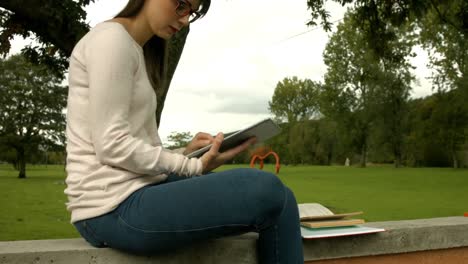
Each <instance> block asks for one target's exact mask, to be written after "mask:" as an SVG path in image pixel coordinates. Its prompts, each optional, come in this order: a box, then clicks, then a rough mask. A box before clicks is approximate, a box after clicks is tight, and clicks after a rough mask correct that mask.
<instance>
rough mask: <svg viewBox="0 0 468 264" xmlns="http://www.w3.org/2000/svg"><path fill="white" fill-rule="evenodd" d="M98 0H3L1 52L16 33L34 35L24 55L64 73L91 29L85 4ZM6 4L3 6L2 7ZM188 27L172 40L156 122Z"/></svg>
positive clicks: (0, 25) (35, 62)
mask: <svg viewBox="0 0 468 264" xmlns="http://www.w3.org/2000/svg"><path fill="white" fill-rule="evenodd" d="M94 2H95V0H61V1H54V0H2V1H0V55H6V54H8V52H9V50H10V47H11V45H10V41H11V40H12V39H13V37H14V36H15V35H18V36H22V37H34V38H35V39H36V40H37V42H38V45H37V46H28V47H26V48H25V49H24V50H23V53H24V55H25V56H26V57H27V58H28V60H29V61H31V62H32V63H34V64H39V65H47V66H48V67H49V68H51V69H52V72H51V73H53V74H55V75H57V76H61V77H63V76H64V74H65V72H66V70H67V68H68V57H69V56H70V54H71V52H72V50H73V47H74V45H75V44H76V42H77V41H78V40H79V39H80V38H81V37H82V36H83V35H84V34H86V32H88V30H89V25H88V24H86V22H85V21H86V20H85V19H86V12H85V10H84V9H83V8H84V7H85V6H86V5H88V4H90V3H94ZM2 8H3V9H2ZM189 31H190V30H189V28H184V29H183V30H181V31H180V32H179V33H177V34H176V36H175V37H174V38H172V39H171V40H170V42H169V62H168V63H169V64H168V70H167V73H166V76H165V78H164V79H165V83H164V85H163V86H162V87H158V89H157V90H156V95H157V100H158V101H157V109H156V122H157V123H158V124H160V122H161V115H162V111H163V108H164V101H165V99H166V95H167V92H168V90H169V86H170V84H171V80H172V77H173V75H174V72H175V70H176V68H177V64H178V62H179V59H180V56H181V54H182V50H183V48H184V45H185V40H186V38H187V35H188V33H189Z"/></svg>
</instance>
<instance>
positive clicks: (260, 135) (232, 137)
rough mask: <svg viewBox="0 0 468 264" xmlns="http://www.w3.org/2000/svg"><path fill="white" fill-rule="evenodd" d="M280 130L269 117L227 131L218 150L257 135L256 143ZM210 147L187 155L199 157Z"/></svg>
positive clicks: (234, 145) (231, 146)
mask: <svg viewBox="0 0 468 264" xmlns="http://www.w3.org/2000/svg"><path fill="white" fill-rule="evenodd" d="M280 130H281V129H280V128H279V127H278V125H276V124H275V122H273V120H271V119H270V118H267V119H264V120H262V121H260V122H257V123H255V124H253V125H251V126H249V127H246V128H244V129H242V130H238V131H236V132H233V133H229V135H228V136H226V137H225V138H224V140H223V143H221V147H220V148H219V152H223V151H226V150H228V149H230V148H233V147H236V146H238V145H240V144H242V143H243V142H244V141H246V140H247V139H249V138H251V137H257V143H260V142H263V141H265V140H267V139H269V138H271V137H273V136H276V135H277V134H279V132H280ZM210 148H211V144H210V145H208V146H206V147H203V148H201V149H198V150H196V151H194V152H192V153H189V154H188V155H187V157H189V158H192V157H200V156H202V155H203V154H204V153H205V152H207V151H208V150H209V149H210Z"/></svg>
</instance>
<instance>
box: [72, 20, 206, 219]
mask: <svg viewBox="0 0 468 264" xmlns="http://www.w3.org/2000/svg"><path fill="white" fill-rule="evenodd" d="M155 110H156V94H155V92H154V90H153V88H152V86H151V85H150V82H149V79H148V76H147V73H146V69H145V62H144V57H143V49H142V48H141V46H140V45H138V43H136V42H135V40H134V39H133V38H132V37H131V36H130V34H129V33H128V32H127V31H126V30H125V28H124V27H123V26H122V25H121V24H119V23H117V22H104V23H101V24H98V25H97V26H95V27H94V28H93V29H92V30H91V31H90V32H88V33H87V34H86V35H85V36H84V37H83V38H82V39H81V40H80V41H79V42H78V43H77V45H76V46H75V48H74V50H73V52H72V55H71V58H70V68H69V91H68V106H67V128H66V135H67V166H66V171H67V179H66V184H67V188H66V189H65V194H66V195H67V196H68V201H69V202H68V203H67V209H68V210H69V211H71V222H72V223H74V222H76V221H79V220H83V219H87V218H91V217H95V216H99V215H102V214H105V213H107V212H110V211H112V210H113V209H115V208H116V207H117V206H118V205H119V203H121V202H122V201H123V200H124V199H125V198H127V197H128V196H129V195H130V194H132V193H133V192H134V191H136V190H137V189H139V188H141V187H143V186H146V185H148V184H153V183H157V182H161V181H163V180H165V179H166V177H167V173H177V174H181V175H186V176H194V175H200V174H201V172H202V164H201V161H200V160H199V159H196V158H192V159H189V158H187V157H185V156H184V155H182V154H179V153H176V152H174V151H170V150H166V149H164V148H163V147H162V146H161V139H160V138H159V135H158V131H157V124H156V119H155Z"/></svg>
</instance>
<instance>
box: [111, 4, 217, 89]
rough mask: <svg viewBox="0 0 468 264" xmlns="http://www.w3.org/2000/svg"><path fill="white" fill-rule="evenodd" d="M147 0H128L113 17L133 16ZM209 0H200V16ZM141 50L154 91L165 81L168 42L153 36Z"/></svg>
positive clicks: (208, 5) (206, 8)
mask: <svg viewBox="0 0 468 264" xmlns="http://www.w3.org/2000/svg"><path fill="white" fill-rule="evenodd" d="M145 1H147V0H129V1H128V3H127V5H126V6H125V8H124V9H123V10H122V11H120V13H118V14H117V15H116V16H115V17H116V18H117V17H134V16H136V15H137V14H138V13H139V12H140V10H141V9H142V8H143V5H144V3H145ZM210 3H211V0H201V1H200V10H199V12H200V13H201V15H202V16H204V15H205V14H206V13H207V12H208V9H209V8H210ZM143 52H144V55H145V64H146V71H147V73H148V79H149V80H150V83H151V85H152V86H153V89H154V91H155V92H156V90H157V89H158V88H159V89H161V87H163V85H164V83H165V81H166V80H165V79H164V78H165V76H166V71H167V60H168V58H167V57H168V56H167V54H168V43H167V41H166V40H164V39H162V38H160V37H158V36H156V35H155V36H153V37H152V38H151V39H150V40H148V41H147V42H146V43H145V45H144V46H143Z"/></svg>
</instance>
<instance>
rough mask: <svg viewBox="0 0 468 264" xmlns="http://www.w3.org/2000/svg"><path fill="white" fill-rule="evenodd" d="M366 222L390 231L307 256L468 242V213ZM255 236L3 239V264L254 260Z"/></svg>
mask: <svg viewBox="0 0 468 264" xmlns="http://www.w3.org/2000/svg"><path fill="white" fill-rule="evenodd" d="M366 225H368V226H375V227H382V228H385V229H386V230H387V231H386V232H382V233H377V234H368V235H359V236H349V237H338V238H325V239H315V240H305V241H304V258H305V260H306V261H312V260H332V259H340V258H350V257H365V256H367V257H369V256H376V255H388V254H402V253H403V254H404V253H410V252H422V251H428V250H440V249H451V248H454V249H456V248H463V247H468V217H444V218H432V219H418V220H408V221H391V222H374V223H367V224H366ZM257 238H258V236H257V234H254V233H249V234H245V235H242V236H236V237H227V238H223V239H218V240H213V241H208V242H206V243H203V244H198V245H194V246H192V247H189V248H184V249H180V250H178V251H176V252H171V253H169V254H167V255H161V256H151V257H142V256H132V255H128V254H124V253H121V252H118V251H116V250H112V249H108V248H105V249H97V248H93V247H92V246H90V245H88V244H87V243H86V242H85V241H84V240H83V239H61V240H35V241H34V240H33V241H11V242H0V264H24V263H33V264H46V263H47V264H52V263H65V264H75V263H76V264H78V263H79V264H82V263H90V264H107V263H112V264H124V263H125V264H127V263H132V264H149V263H151V264H159V263H164V264H176V263H184V264H185V263H208V264H210V263H216V264H217V263H226V264H230V263H236V264H243V263H245V264H253V263H257V262H256V258H257V255H256V247H255V245H256V240H257ZM463 256H464V255H463Z"/></svg>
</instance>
